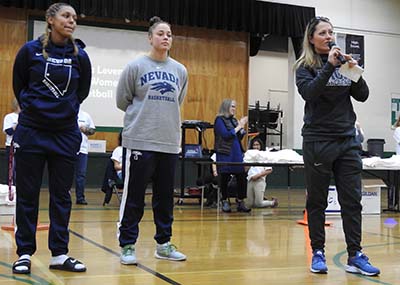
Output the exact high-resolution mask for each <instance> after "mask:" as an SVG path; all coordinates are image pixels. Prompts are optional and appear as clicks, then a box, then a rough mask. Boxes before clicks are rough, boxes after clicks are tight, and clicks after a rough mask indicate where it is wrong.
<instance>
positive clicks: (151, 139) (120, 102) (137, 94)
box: [116, 55, 188, 153]
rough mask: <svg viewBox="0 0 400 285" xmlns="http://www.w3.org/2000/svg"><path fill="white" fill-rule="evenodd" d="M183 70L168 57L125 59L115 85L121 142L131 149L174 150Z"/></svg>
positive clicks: (183, 93) (184, 88) (183, 89)
mask: <svg viewBox="0 0 400 285" xmlns="http://www.w3.org/2000/svg"><path fill="white" fill-rule="evenodd" d="M187 81H188V76H187V70H186V68H185V66H184V65H182V64H181V63H179V62H177V61H176V60H174V59H172V58H170V57H168V58H167V59H166V60H165V61H155V60H153V59H151V58H150V57H149V56H147V55H142V56H139V57H137V58H136V59H134V60H133V61H131V62H130V63H128V65H127V66H126V67H125V69H124V71H123V72H122V74H121V77H120V78H119V82H118V86H117V97H116V100H117V107H118V108H119V109H121V110H122V111H124V112H125V116H124V130H123V133H122V146H123V147H126V148H128V149H131V150H147V151H157V152H164V153H178V152H179V147H180V137H181V136H180V135H181V115H180V104H181V103H182V102H183V99H184V98H185V96H186V92H187Z"/></svg>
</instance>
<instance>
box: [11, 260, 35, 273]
mask: <svg viewBox="0 0 400 285" xmlns="http://www.w3.org/2000/svg"><path fill="white" fill-rule="evenodd" d="M20 266H26V267H27V268H28V269H17V267H20ZM12 271H13V273H15V274H30V273H31V261H30V260H29V259H27V258H22V259H18V260H17V261H16V262H14V263H13V266H12Z"/></svg>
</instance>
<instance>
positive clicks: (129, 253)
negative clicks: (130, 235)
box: [120, 244, 137, 265]
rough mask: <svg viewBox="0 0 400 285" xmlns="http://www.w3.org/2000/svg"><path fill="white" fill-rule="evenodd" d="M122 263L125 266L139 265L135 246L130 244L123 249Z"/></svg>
mask: <svg viewBox="0 0 400 285" xmlns="http://www.w3.org/2000/svg"><path fill="white" fill-rule="evenodd" d="M120 262H121V263H122V264H125V265H131V264H132V265H133V264H137V260H136V254H135V245H133V244H128V245H125V246H124V247H123V248H121V256H120Z"/></svg>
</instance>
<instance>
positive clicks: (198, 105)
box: [0, 7, 249, 151]
mask: <svg viewBox="0 0 400 285" xmlns="http://www.w3.org/2000/svg"><path fill="white" fill-rule="evenodd" d="M33 14H34V15H36V16H38V15H39V16H43V12H40V11H33V10H26V9H16V8H5V7H0V78H1V79H0V80H1V82H0V118H1V123H3V118H4V116H5V115H6V114H7V113H9V112H11V101H12V99H13V98H14V94H13V91H12V68H13V63H14V59H15V55H16V53H17V52H18V50H19V48H20V47H21V46H22V45H23V44H24V43H25V42H26V41H27V30H28V17H29V15H33ZM85 20H86V19H85ZM88 20H90V21H91V22H93V21H94V22H101V23H103V24H104V23H107V22H109V23H113V24H121V25H125V26H126V25H127V24H126V23H124V22H123V21H117V20H113V19H109V20H108V21H107V20H104V19H96V18H94V17H91V18H90V19H88ZM78 25H79V20H78ZM129 25H133V26H138V25H144V26H146V25H147V23H143V22H132V23H130V24H129ZM172 32H173V34H174V42H173V47H172V49H171V56H172V57H173V58H175V59H177V60H178V61H180V62H182V63H183V64H184V65H185V66H186V68H187V70H188V73H189V88H188V94H187V97H186V99H185V101H184V103H183V106H182V109H181V111H182V120H202V121H207V122H210V123H213V122H214V119H215V116H216V114H217V112H218V108H219V105H220V103H221V102H222V100H223V99H224V98H232V99H234V100H236V101H237V106H238V108H237V117H238V118H240V117H241V116H243V115H247V106H248V65H249V36H248V33H244V32H227V31H221V30H210V29H205V28H194V27H181V26H172ZM83 40H84V39H83ZM149 48H150V47H149ZM89 56H90V54H89ZM115 108H116V107H115ZM204 136H205V139H204V140H203V147H204V148H209V149H213V144H214V135H213V132H212V130H208V131H206V132H205V133H204ZM196 137H197V133H196V131H194V130H193V131H191V130H190V131H188V132H187V143H196ZM90 139H100V140H106V141H107V151H112V150H113V149H114V148H115V147H116V146H117V144H118V134H116V133H109V132H97V133H96V134H95V135H93V136H91V137H90ZM4 141H5V135H4V134H3V132H1V134H0V148H4Z"/></svg>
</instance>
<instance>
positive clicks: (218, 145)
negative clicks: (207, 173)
mask: <svg viewBox="0 0 400 285" xmlns="http://www.w3.org/2000/svg"><path fill="white" fill-rule="evenodd" d="M235 113H236V101H234V100H232V99H225V100H224V101H222V103H221V106H220V108H219V112H218V116H217V117H216V118H215V122H214V136H215V145H214V150H215V152H216V154H217V160H216V161H217V162H239V163H242V162H243V153H244V150H243V147H242V144H241V142H240V141H241V140H242V139H243V137H244V135H245V134H246V131H245V130H244V127H245V126H246V124H247V117H243V118H241V119H240V120H239V121H238V120H237V119H236V118H235ZM217 171H218V175H219V176H220V188H221V194H222V211H224V212H226V213H229V212H231V211H232V210H231V206H230V204H229V201H228V182H229V179H230V178H231V175H234V176H235V177H236V182H237V187H236V188H237V191H238V193H237V200H238V205H237V211H238V212H246V213H247V212H250V211H251V209H249V208H247V207H246V205H245V203H244V199H245V198H246V193H247V180H246V171H245V169H244V166H240V165H220V166H218V167H217Z"/></svg>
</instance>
